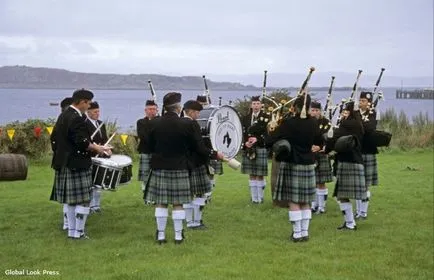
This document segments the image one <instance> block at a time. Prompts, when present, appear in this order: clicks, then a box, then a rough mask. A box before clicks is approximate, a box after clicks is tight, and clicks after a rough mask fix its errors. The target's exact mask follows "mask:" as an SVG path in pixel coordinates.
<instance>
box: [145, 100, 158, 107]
mask: <svg viewBox="0 0 434 280" xmlns="http://www.w3.org/2000/svg"><path fill="white" fill-rule="evenodd" d="M145 106H157V104H156V103H155V101H154V100H146V104H145Z"/></svg>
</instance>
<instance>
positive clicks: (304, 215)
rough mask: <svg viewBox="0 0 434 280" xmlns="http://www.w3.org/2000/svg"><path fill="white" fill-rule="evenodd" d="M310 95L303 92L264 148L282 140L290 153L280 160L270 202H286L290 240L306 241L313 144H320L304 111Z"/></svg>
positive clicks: (313, 121) (312, 183) (312, 193)
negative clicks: (290, 114)
mask: <svg viewBox="0 0 434 280" xmlns="http://www.w3.org/2000/svg"><path fill="white" fill-rule="evenodd" d="M309 105H310V96H309V95H308V94H307V93H305V94H303V95H301V96H299V97H298V98H297V99H296V100H295V101H294V104H293V107H294V108H293V109H294V113H295V114H294V116H292V117H288V118H286V119H285V120H284V121H283V122H282V124H281V125H280V126H278V127H277V129H276V130H275V131H274V132H273V133H271V135H270V137H269V138H268V139H267V145H272V144H274V143H275V142H276V141H278V140H282V139H283V140H286V141H288V142H289V145H290V153H287V155H286V156H285V157H282V156H281V155H279V154H277V155H276V157H277V158H279V159H280V160H281V164H280V169H279V174H278V178H277V185H276V191H275V192H274V197H273V198H274V199H276V200H278V201H281V200H287V201H289V205H288V206H289V211H288V216H289V222H290V223H291V224H292V234H291V236H290V240H292V241H293V242H300V241H307V240H309V224H310V220H311V218H312V212H311V208H310V203H311V202H312V200H313V199H314V197H315V187H316V185H315V161H314V155H313V152H312V146H313V145H320V144H321V135H320V131H319V126H318V123H317V120H316V119H315V118H313V117H311V116H310V115H309V114H308V113H307V112H308V110H309Z"/></svg>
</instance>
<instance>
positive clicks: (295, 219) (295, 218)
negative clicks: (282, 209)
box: [288, 210, 302, 238]
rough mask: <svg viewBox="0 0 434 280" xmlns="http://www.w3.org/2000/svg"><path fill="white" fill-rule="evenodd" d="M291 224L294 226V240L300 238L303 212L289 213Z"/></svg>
mask: <svg viewBox="0 0 434 280" xmlns="http://www.w3.org/2000/svg"><path fill="white" fill-rule="evenodd" d="M288 214H289V222H290V223H291V224H292V232H293V235H292V236H293V237H294V238H300V237H302V236H301V220H302V216H301V211H300V210H298V211H289V212H288Z"/></svg>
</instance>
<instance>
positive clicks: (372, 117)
mask: <svg viewBox="0 0 434 280" xmlns="http://www.w3.org/2000/svg"><path fill="white" fill-rule="evenodd" d="M359 113H360V117H361V119H362V124H363V129H364V130H365V134H364V135H363V140H362V154H378V149H377V145H376V144H375V139H374V137H375V136H374V135H375V130H376V129H377V112H375V111H372V112H371V111H369V110H368V111H365V112H361V111H359Z"/></svg>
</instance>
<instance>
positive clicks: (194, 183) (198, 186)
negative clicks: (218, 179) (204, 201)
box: [190, 165, 211, 197]
mask: <svg viewBox="0 0 434 280" xmlns="http://www.w3.org/2000/svg"><path fill="white" fill-rule="evenodd" d="M190 190H191V194H192V195H193V196H198V197H201V196H203V195H204V194H205V193H207V192H210V191H211V181H210V180H209V176H208V173H207V170H206V166H205V165H201V166H199V167H196V168H194V169H193V170H191V171H190Z"/></svg>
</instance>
